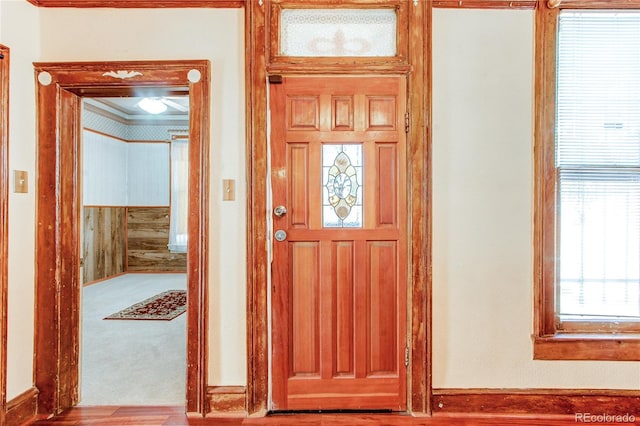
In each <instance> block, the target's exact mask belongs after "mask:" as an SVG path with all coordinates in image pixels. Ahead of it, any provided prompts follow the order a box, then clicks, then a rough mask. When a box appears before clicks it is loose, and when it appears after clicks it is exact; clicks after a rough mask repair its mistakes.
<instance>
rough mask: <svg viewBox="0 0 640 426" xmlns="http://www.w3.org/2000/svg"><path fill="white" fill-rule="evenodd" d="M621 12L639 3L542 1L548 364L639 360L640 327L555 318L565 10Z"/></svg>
mask: <svg viewBox="0 0 640 426" xmlns="http://www.w3.org/2000/svg"><path fill="white" fill-rule="evenodd" d="M605 4H606V7H607V8H609V9H611V8H619V7H623V5H624V6H626V8H629V6H630V5H634V6H635V8H640V0H629V1H619V0H611V1H606V2H603V1H587V0H563V1H553V0H551V1H548V2H546V1H542V2H540V3H539V5H538V9H537V13H536V52H535V63H536V65H535V66H536V69H535V75H536V77H535V130H534V133H535V135H534V139H535V147H534V176H535V178H534V179H535V199H534V207H535V210H534V333H533V348H534V351H533V358H534V359H545V360H554V359H555V360H608V361H638V360H640V334H638V327H634V324H627V325H623V326H621V327H618V326H615V327H614V326H613V325H612V324H611V323H602V322H600V323H590V324H589V326H588V327H587V326H584V327H582V325H585V324H584V323H578V322H575V323H569V322H566V323H563V324H562V325H559V324H557V320H556V315H555V294H554V288H555V263H556V262H555V260H556V254H555V248H556V235H555V220H556V218H555V209H556V199H555V197H556V194H555V191H556V188H555V182H556V170H555V131H554V129H555V110H556V105H555V85H556V47H557V40H556V38H557V37H556V36H557V22H558V14H559V11H560V9H562V8H564V7H566V8H584V9H592V8H598V7H599V8H604V7H605Z"/></svg>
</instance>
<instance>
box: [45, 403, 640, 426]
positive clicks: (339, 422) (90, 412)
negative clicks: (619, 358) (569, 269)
mask: <svg viewBox="0 0 640 426" xmlns="http://www.w3.org/2000/svg"><path fill="white" fill-rule="evenodd" d="M551 399H553V398H551ZM639 423H640V422H638V421H637V419H636V422H635V424H639ZM35 424H36V425H40V426H43V425H56V426H80V425H86V424H100V425H154V426H158V425H167V426H168V425H173V426H178V425H181V426H186V425H196V426H201V425H215V426H241V425H264V426H270V425H274V426H275V425H278V426H300V425H304V426H354V425H367V426H381V425H384V426H409V425H416V426H417V425H422V426H531V425H545V426H575V425H576V418H575V415H544V414H542V415H541V414H538V415H535V414H525V415H522V414H520V415H504V414H502V415H500V414H494V415H491V414H468V413H467V414H465V413H461V414H447V413H438V414H435V415H434V416H433V417H412V416H408V415H406V414H403V413H397V414H395V413H394V414H355V413H354V414H330V413H329V414H327V413H325V414H287V415H269V416H265V417H250V418H238V417H229V416H223V415H218V416H211V417H207V418H193V417H189V418H188V417H187V416H186V415H185V414H184V408H183V407H153V406H148V407H76V408H73V409H71V410H69V411H67V412H65V413H63V414H61V415H59V416H56V417H54V418H52V419H47V420H40V421H38V422H36V423H35ZM627 424H630V423H627Z"/></svg>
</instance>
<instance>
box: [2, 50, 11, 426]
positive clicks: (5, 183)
mask: <svg viewBox="0 0 640 426" xmlns="http://www.w3.org/2000/svg"><path fill="white" fill-rule="evenodd" d="M0 102H2V111H0V424H5V416H6V414H7V307H8V305H7V292H8V285H9V284H8V262H7V258H8V257H9V224H8V222H9V220H8V219H9V208H8V203H9V48H8V47H6V46H3V45H2V44H0Z"/></svg>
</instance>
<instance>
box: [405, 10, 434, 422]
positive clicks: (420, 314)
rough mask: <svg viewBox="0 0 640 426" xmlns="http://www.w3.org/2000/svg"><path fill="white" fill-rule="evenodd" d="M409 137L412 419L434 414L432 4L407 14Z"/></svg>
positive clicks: (408, 212) (408, 195)
mask: <svg viewBox="0 0 640 426" xmlns="http://www.w3.org/2000/svg"><path fill="white" fill-rule="evenodd" d="M408 25H409V29H408V32H409V34H408V39H409V58H408V60H409V63H410V64H411V66H412V72H411V73H410V74H409V75H408V76H407V78H408V89H407V90H408V92H407V93H408V99H407V105H408V107H407V108H408V112H409V132H408V134H407V188H408V194H407V197H408V201H409V209H408V211H407V215H408V217H409V226H410V228H409V233H410V235H411V238H410V249H409V253H410V256H411V258H410V261H409V278H408V285H409V297H410V308H411V311H410V313H409V315H410V317H409V327H410V330H409V342H410V345H411V346H410V348H409V349H410V350H409V352H410V353H409V374H410V377H409V383H408V386H409V389H410V394H409V397H410V399H411V410H412V412H413V414H416V415H421V414H422V415H424V414H430V413H431V368H432V367H431V347H432V343H431V340H432V337H431V281H432V279H431V277H432V275H431V273H432V262H431V244H432V218H431V200H432V191H431V188H432V182H431V162H432V159H431V140H432V137H431V132H432V130H431V84H432V67H431V56H432V55H431V52H432V47H431V28H432V2H431V0H426V1H421V2H418V6H416V7H412V8H411V9H410V13H409V24H408Z"/></svg>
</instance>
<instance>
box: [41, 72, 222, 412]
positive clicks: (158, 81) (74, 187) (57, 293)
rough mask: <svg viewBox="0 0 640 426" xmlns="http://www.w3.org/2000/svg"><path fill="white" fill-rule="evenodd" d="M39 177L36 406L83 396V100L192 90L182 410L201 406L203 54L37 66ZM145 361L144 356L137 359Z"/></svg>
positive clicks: (62, 405)
mask: <svg viewBox="0 0 640 426" xmlns="http://www.w3.org/2000/svg"><path fill="white" fill-rule="evenodd" d="M34 66H35V70H36V77H37V107H38V109H37V122H38V159H37V168H38V182H37V213H36V214H37V223H38V228H37V230H36V247H37V251H36V264H37V266H36V342H35V382H36V387H37V389H38V391H39V396H38V412H39V413H40V414H43V415H44V414H57V413H60V412H61V411H63V410H65V409H67V408H70V407H72V406H74V405H76V404H77V403H78V402H79V379H80V357H79V348H80V307H81V289H82V279H81V275H80V264H81V256H80V253H81V241H82V240H81V232H80V230H81V226H80V223H81V222H82V216H81V207H82V196H81V179H80V176H79V175H80V172H81V170H80V167H79V165H80V164H81V139H82V138H81V133H82V122H81V117H82V113H81V110H82V99H83V98H87V97H94V98H95V97H132V96H145V97H146V96H150V97H152V96H154V93H155V92H156V91H157V90H158V89H163V90H171V89H176V88H187V89H188V95H189V132H188V134H189V155H188V158H189V160H188V164H189V174H188V189H189V190H188V197H187V199H188V211H189V215H188V223H187V234H188V241H189V250H188V253H187V255H186V265H187V266H186V290H187V293H188V295H189V297H187V303H186V335H187V338H186V359H187V362H186V365H187V368H186V386H185V387H186V389H185V393H186V398H185V400H186V407H185V411H186V412H187V413H191V414H193V415H203V414H204V412H205V394H206V377H207V372H206V346H207V345H206V343H207V306H208V301H207V285H206V284H207V281H208V271H207V246H208V201H209V200H208V190H209V182H208V162H209V161H208V160H209V146H208V143H209V137H208V136H209V118H208V117H209V102H210V100H209V70H210V64H209V62H208V61H206V60H195V61H158V62H149V61H135V62H99V63H98V62H95V63H80V62H75V63H74V62H72V63H36V64H34ZM139 362H144V360H140V361H139Z"/></svg>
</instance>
